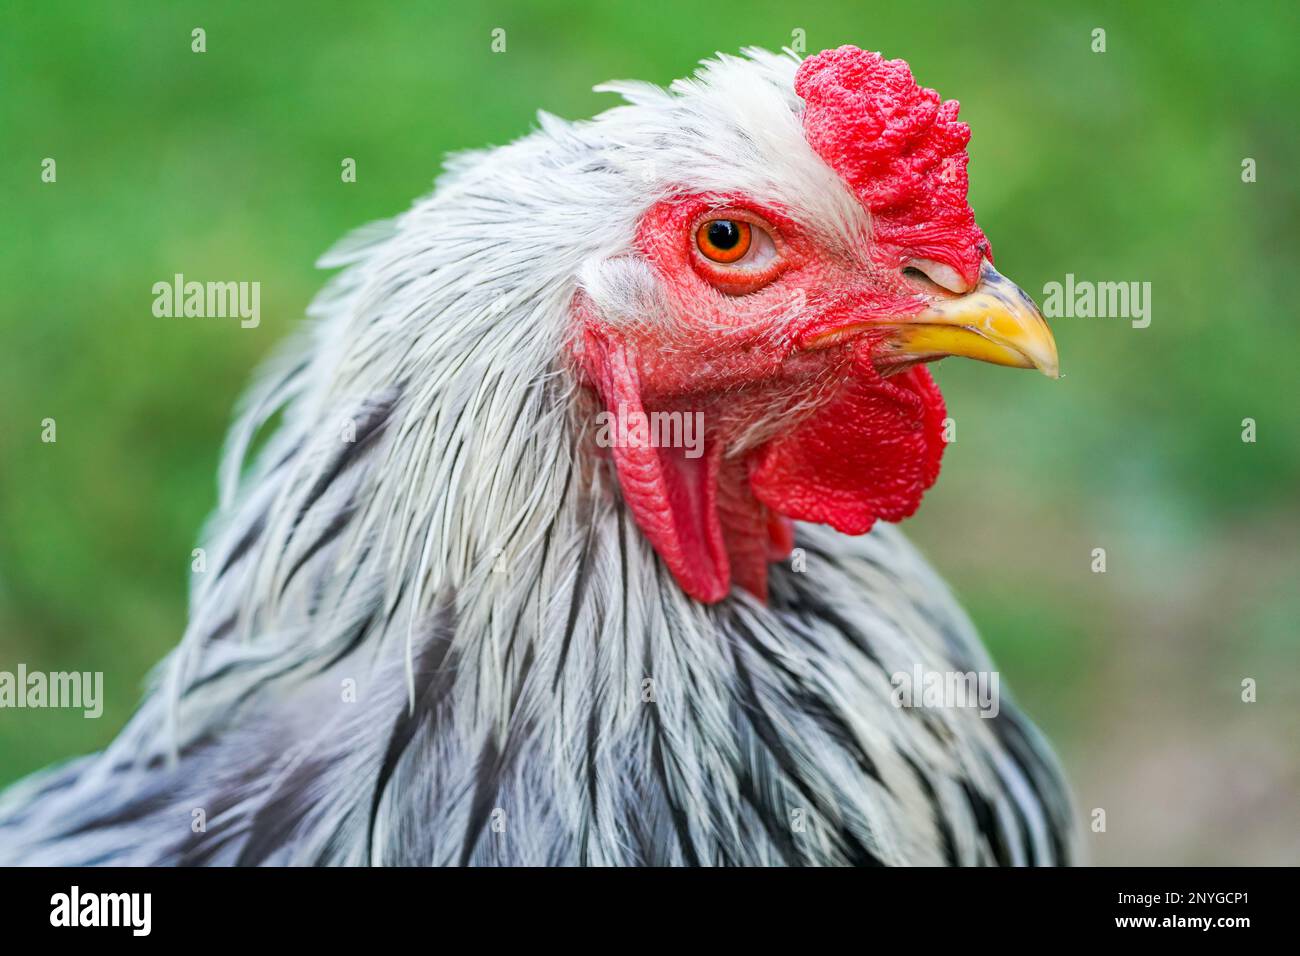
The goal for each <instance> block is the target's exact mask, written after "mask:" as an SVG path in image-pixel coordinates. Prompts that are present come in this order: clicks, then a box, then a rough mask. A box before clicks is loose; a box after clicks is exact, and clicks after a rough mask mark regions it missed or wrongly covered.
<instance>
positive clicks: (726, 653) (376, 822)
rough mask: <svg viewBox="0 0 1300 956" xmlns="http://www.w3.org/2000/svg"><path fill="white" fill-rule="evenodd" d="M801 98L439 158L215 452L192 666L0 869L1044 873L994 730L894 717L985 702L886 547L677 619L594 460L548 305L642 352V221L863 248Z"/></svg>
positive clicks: (583, 400)
mask: <svg viewBox="0 0 1300 956" xmlns="http://www.w3.org/2000/svg"><path fill="white" fill-rule="evenodd" d="M796 67H797V61H796V60H795V59H794V58H792V57H786V56H773V55H770V54H765V53H761V52H759V51H751V52H749V53H748V54H747V56H746V57H745V58H730V57H723V58H720V59H718V60H715V61H711V62H710V63H708V64H706V67H705V69H704V70H703V71H702V72H701V74H699V75H698V76H697V77H696V79H694V80H692V81H688V82H681V83H679V84H676V85H675V86H674V88H673V91H672V92H670V93H665V92H662V91H658V90H656V89H654V88H652V87H647V86H641V85H636V84H620V85H618V86H617V87H616V89H617V90H618V91H619V92H622V93H623V94H624V95H625V96H626V97H627V98H628V100H629V104H628V105H626V106H622V107H619V108H616V109H614V110H611V111H609V112H607V113H604V114H602V115H601V116H599V117H597V118H596V119H594V120H593V121H591V122H589V123H582V124H569V123H565V122H562V121H559V120H557V119H554V118H553V117H549V116H546V115H543V116H542V117H541V118H540V128H539V129H538V130H537V131H536V132H534V133H533V134H531V135H530V136H528V137H526V138H524V139H522V140H520V141H518V142H516V143H514V144H512V145H510V146H507V147H503V148H501V149H497V150H492V151H487V152H478V153H470V154H465V155H462V156H459V157H456V158H454V159H453V160H452V161H451V162H450V163H449V167H448V171H447V173H446V174H445V175H444V176H443V178H442V179H441V180H440V181H439V183H438V186H437V188H436V190H435V191H434V193H433V194H432V195H431V196H430V197H428V198H426V199H424V200H422V201H421V202H419V203H418V204H417V205H416V206H415V207H414V208H413V209H412V210H411V211H410V212H408V213H406V214H405V215H403V216H401V217H399V218H398V219H397V220H395V221H393V222H392V223H389V224H386V225H383V226H379V227H371V228H369V229H366V230H362V231H361V232H360V233H358V234H357V235H355V236H354V237H352V238H350V239H349V240H347V241H345V242H344V243H343V244H342V245H341V246H340V247H338V248H337V249H336V250H335V251H333V252H332V253H331V254H329V255H328V256H326V257H325V259H323V260H322V265H324V266H326V267H338V266H343V267H345V269H344V271H343V272H342V273H341V274H340V275H339V276H338V277H337V278H336V279H335V280H334V281H333V282H332V283H331V284H330V285H329V286H328V287H327V289H326V290H325V292H323V293H322V295H321V296H320V297H319V299H318V300H317V302H316V303H315V304H314V305H313V307H312V309H311V310H310V314H311V315H312V317H313V319H314V321H313V323H312V324H311V325H310V327H309V329H308V331H307V333H306V334H305V335H304V336H303V337H301V338H300V339H299V340H298V341H296V342H294V343H291V345H290V347H289V348H287V349H286V350H284V352H283V353H282V354H281V356H280V357H279V358H278V359H276V360H275V362H273V364H272V367H271V368H270V369H269V370H268V372H267V374H266V376H265V377H264V379H263V380H262V383H261V384H260V385H259V386H258V387H257V388H256V389H255V390H254V392H253V393H252V395H251V396H250V398H249V399H248V401H247V404H246V406H245V409H244V411H243V413H242V415H241V417H240V419H239V421H238V422H237V423H236V425H235V427H234V429H233V430H232V434H231V438H230V442H229V447H228V449H227V455H226V458H225V462H224V464H223V468H222V476H221V478H222V500H221V505H220V508H219V511H218V513H217V515H216V517H215V518H214V521H213V524H212V527H211V528H210V529H209V532H208V534H207V536H206V538H205V545H204V546H205V548H206V549H207V553H208V554H209V556H210V562H209V569H208V571H207V572H205V573H202V574H196V575H195V576H194V580H193V585H192V591H191V614H190V620H189V624H188V627H187V630H186V633H185V636H184V638H183V640H182V642H181V644H180V646H179V647H178V648H177V649H176V650H175V651H174V652H173V654H172V655H171V656H170V657H169V658H168V659H167V661H166V662H165V663H164V665H163V667H162V668H161V669H160V671H159V674H158V676H157V680H156V681H155V683H154V686H153V688H152V689H151V691H150V692H149V694H148V696H147V698H146V699H145V701H144V703H143V705H142V706H141V708H140V710H139V711H138V713H137V714H136V715H135V717H134V718H133V719H132V720H131V722H130V724H129V725H128V726H127V728H126V729H125V730H124V731H123V733H122V734H121V736H120V737H119V738H118V739H117V740H116V741H115V742H114V743H113V744H112V745H111V746H110V747H109V748H108V749H107V750H105V751H104V752H103V753H101V754H98V755H95V756H91V757H86V758H82V759H79V760H75V761H73V762H71V763H69V764H66V765H63V766H61V767H56V768H54V769H52V770H49V771H46V772H44V773H42V774H38V775H37V776H35V777H33V778H30V779H28V780H26V781H23V782H22V783H20V784H18V785H16V786H15V787H13V788H12V789H10V790H9V791H8V792H7V793H6V794H5V795H4V796H3V798H0V862H5V863H13V862H21V863H30V864H236V863H238V864H414V865H440V864H485V865H490V864H522V865H580V864H590V865H635V864H650V865H692V864H704V865H718V864H732V865H779V864H792V865H804V864H811V865H820V864H859V865H862V864H865V865H875V864H887V865H898V864H944V863H949V864H994V863H1001V864H1044V863H1062V862H1069V861H1070V860H1072V859H1073V858H1074V854H1075V851H1074V837H1073V827H1072V823H1071V819H1070V809H1069V801H1068V797H1067V794H1066V792H1065V788H1064V786H1063V783H1062V780H1061V776H1060V773H1059V771H1058V770H1057V768H1056V765H1055V762H1054V760H1053V758H1052V757H1051V754H1050V751H1049V750H1048V748H1047V747H1046V745H1045V744H1044V742H1043V741H1042V739H1041V738H1040V736H1039V735H1038V733H1037V731H1036V730H1035V729H1034V728H1033V726H1032V725H1031V724H1030V723H1029V722H1028V721H1027V720H1026V719H1025V718H1024V717H1023V716H1022V715H1020V714H1019V713H1018V712H1017V710H1016V709H1015V707H1014V706H1013V705H1012V704H1011V703H1010V702H1009V701H1008V700H1006V698H1005V696H1004V698H1003V700H1002V702H1001V708H1000V713H999V714H998V716H996V717H993V718H987V717H981V716H980V715H979V714H978V713H977V712H976V711H975V710H972V709H967V708H911V709H905V708H898V707H895V706H894V705H893V704H892V703H891V690H892V686H891V675H892V674H895V673H897V672H908V673H910V672H912V671H913V669H914V668H915V667H916V666H917V665H918V664H919V665H920V667H921V668H923V669H924V670H925V671H928V672H950V671H960V672H968V671H988V670H991V669H992V665H991V664H990V662H989V660H988V658H987V656H986V654H985V652H984V650H983V649H982V647H981V645H980V643H979V640H978V638H977V636H976V634H975V632H974V630H973V628H972V626H971V624H970V622H969V621H968V620H967V618H966V616H965V615H964V614H963V613H962V611H961V610H960V609H959V608H958V607H957V606H956V604H955V603H954V602H953V600H952V598H951V596H950V595H949V592H948V591H947V589H946V587H945V586H944V585H943V583H942V582H941V581H940V580H939V579H938V578H937V577H936V575H935V574H934V573H933V572H932V571H931V570H930V568H929V567H928V566H927V565H926V563H925V562H924V560H923V559H922V558H921V557H920V556H919V555H918V553H917V552H916V551H915V550H914V549H913V548H912V547H911V546H910V545H909V544H908V543H907V542H906V540H905V539H904V538H903V536H902V535H901V534H900V533H899V532H898V531H897V530H895V529H894V528H892V527H888V526H881V525H878V526H877V527H876V528H875V530H873V531H872V532H871V533H870V534H869V535H866V536H863V537H858V538H853V537H848V536H845V535H840V534H837V533H835V532H833V531H831V530H830V529H828V528H825V527H822V526H816V525H800V526H799V528H798V532H797V542H796V543H797V545H798V546H799V547H800V548H802V549H803V553H804V555H805V556H806V571H795V570H792V569H791V568H790V567H789V566H788V564H783V563H777V564H773V565H772V566H771V568H770V576H769V582H768V586H769V595H768V600H767V602H766V603H763V602H762V601H760V600H758V599H757V598H755V597H753V596H751V595H750V594H748V593H746V592H744V591H743V590H741V589H735V590H733V592H732V593H731V595H730V596H729V597H728V598H727V599H726V600H723V601H721V602H719V603H715V604H706V603H701V602H700V601H697V600H695V599H693V598H691V597H689V596H687V594H685V593H684V592H683V590H682V588H681V586H680V585H679V582H678V581H677V580H676V579H675V578H674V576H673V574H671V573H670V572H669V571H668V570H667V569H666V568H665V566H664V564H663V562H662V561H661V560H660V558H659V557H658V556H657V555H656V553H655V551H654V549H653V548H652V546H651V545H650V543H649V542H648V541H647V539H646V537H645V536H644V535H643V534H642V532H641V530H640V528H639V527H638V525H637V523H636V521H635V520H634V519H633V516H632V515H631V514H630V512H629V510H628V508H627V506H626V503H625V501H624V500H623V497H622V495H621V494H620V492H619V488H618V484H617V481H616V480H615V476H614V474H613V468H612V466H611V464H610V462H609V461H608V459H607V458H606V457H604V456H602V455H600V454H599V453H597V452H596V451H594V450H593V449H592V448H591V447H590V442H589V438H588V433H587V430H586V429H585V428H584V425H583V423H584V422H585V421H587V420H588V418H589V413H590V409H591V396H590V393H589V390H587V389H585V388H584V387H583V383H582V381H581V378H580V376H578V375H577V374H575V373H574V370H573V368H572V366H571V364H570V363H569V362H568V361H567V360H566V358H565V356H566V342H567V341H568V338H569V335H570V322H571V303H572V301H573V299H574V296H575V293H578V292H579V291H581V292H582V294H584V295H585V296H587V297H588V299H589V300H590V301H591V302H593V303H595V305H596V307H598V308H600V309H601V310H602V311H603V312H604V314H605V315H607V316H609V317H611V320H612V321H617V320H618V316H627V317H629V318H628V321H632V319H631V318H630V317H631V316H634V315H635V316H637V320H639V321H667V319H664V318H662V317H661V313H662V311H663V310H662V307H661V305H660V304H659V303H658V302H656V301H655V289H654V284H653V281H652V280H651V279H650V277H649V276H648V274H647V271H646V269H645V267H644V265H643V264H642V263H640V262H639V261H638V260H637V258H636V256H635V254H634V249H633V248H632V245H631V237H632V236H633V235H634V233H635V227H636V223H637V221H638V219H639V217H640V215H641V214H642V212H643V211H644V210H645V209H646V208H647V207H648V206H649V204H650V203H652V202H653V201H655V200H656V199H657V198H660V197H662V196H666V195H670V194H671V193H673V192H674V191H676V190H681V189H684V188H689V189H691V190H700V191H709V190H714V191H717V190H725V191H728V192H735V191H743V192H746V193H747V194H752V195H761V196H767V197H771V198H774V199H777V200H779V201H780V202H781V203H782V204H783V205H784V206H785V207H787V208H789V209H792V210H801V211H804V212H806V213H808V214H810V215H813V214H815V215H817V216H819V217H820V218H821V219H822V220H824V221H827V222H831V221H838V219H842V218H844V217H851V216H853V215H857V214H858V212H857V211H855V210H851V209H848V208H847V200H846V198H845V195H844V194H843V193H842V192H837V191H836V186H835V177H834V174H833V173H831V172H830V171H829V170H828V169H827V168H826V167H825V165H824V164H819V163H818V162H817V160H816V157H815V156H814V155H813V154H812V153H811V151H810V150H809V148H808V146H807V144H806V142H805V141H804V140H803V138H802V133H801V131H800V129H799V127H798V122H797V116H798V110H799V106H800V103H799V100H798V98H797V97H796V96H795V94H794V91H793V75H794V71H795V69H796ZM611 88H614V87H611ZM737 157H742V158H743V159H744V160H745V161H743V162H738V161H737ZM647 316H650V317H651V318H650V319H648V320H647V319H646V317H647ZM277 417H278V425H277V426H276V427H275V428H274V429H273V434H271V435H270V437H269V438H268V439H267V440H266V442H265V445H264V447H263V448H262V450H261V451H260V452H259V453H258V455H257V456H256V460H255V462H254V463H253V464H251V465H248V466H246V465H245V460H246V457H247V454H248V450H249V448H250V447H252V445H253V444H254V442H255V439H256V437H257V436H258V434H259V432H260V431H261V430H262V429H263V426H265V425H267V423H268V422H270V421H271V420H272V419H273V418H277ZM200 811H201V812H200ZM198 820H201V821H202V826H199V825H198V824H196V821H198Z"/></svg>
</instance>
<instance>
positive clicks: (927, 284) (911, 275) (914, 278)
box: [902, 259, 971, 296]
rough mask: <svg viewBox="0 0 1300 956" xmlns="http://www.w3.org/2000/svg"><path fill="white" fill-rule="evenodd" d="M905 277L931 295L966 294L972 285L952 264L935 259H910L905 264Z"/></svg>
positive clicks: (903, 271) (903, 270)
mask: <svg viewBox="0 0 1300 956" xmlns="http://www.w3.org/2000/svg"><path fill="white" fill-rule="evenodd" d="M902 273H903V278H904V279H906V280H907V281H908V282H909V283H911V284H912V285H914V286H917V287H918V288H920V289H921V290H923V291H925V292H928V293H930V294H931V295H943V296H954V295H965V294H966V293H967V292H969V291H970V290H971V285H970V283H969V282H967V281H966V280H965V279H963V278H962V277H961V274H960V273H959V272H958V271H957V270H956V269H954V268H953V267H952V266H948V265H944V264H943V263H942V262H935V261H934V260H933V259H909V260H907V262H905V263H904V264H903V269H902Z"/></svg>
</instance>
